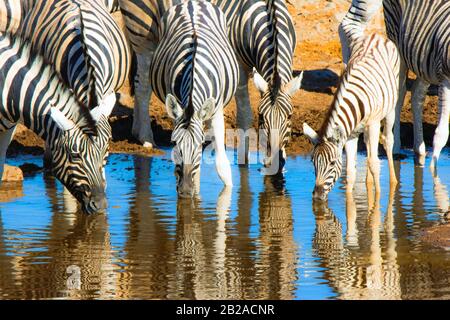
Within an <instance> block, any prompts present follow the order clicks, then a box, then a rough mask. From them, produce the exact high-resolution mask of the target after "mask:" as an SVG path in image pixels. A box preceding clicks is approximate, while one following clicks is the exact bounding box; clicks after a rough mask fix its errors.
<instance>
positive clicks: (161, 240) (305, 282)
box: [0, 150, 450, 299]
mask: <svg viewBox="0 0 450 320" xmlns="http://www.w3.org/2000/svg"><path fill="white" fill-rule="evenodd" d="M364 160H365V156H364V155H360V156H359V159H358V174H359V177H358V183H357V185H356V187H355V190H354V193H353V196H351V195H349V196H347V195H346V192H345V189H344V187H343V185H342V182H339V183H338V184H337V186H336V187H335V189H334V190H333V191H332V193H331V194H330V199H329V202H328V204H327V205H313V203H312V197H311V191H312V188H313V184H314V170H313V166H312V163H311V162H310V160H309V158H307V157H295V158H290V159H289V160H288V162H287V172H286V174H285V181H280V180H276V179H272V178H264V177H263V176H262V175H261V174H260V172H259V171H258V169H259V166H258V165H252V166H250V167H249V168H239V167H238V166H234V167H233V179H234V184H235V187H234V188H233V189H232V190H222V184H221V182H220V180H219V178H218V177H217V175H216V173H215V169H214V165H205V166H203V168H202V179H201V181H202V182H201V198H200V199H197V200H193V201H191V200H180V201H179V200H178V198H177V195H176V192H175V177H174V175H173V166H172V163H171V162H170V157H169V156H168V155H167V156H163V157H157V158H141V157H136V156H131V155H112V156H111V157H110V159H109V163H108V166H107V179H108V190H107V193H108V199H109V205H110V207H109V210H108V213H107V214H105V215H103V214H102V215H94V216H85V215H82V214H79V213H76V205H74V203H73V201H72V200H71V199H70V197H68V196H67V195H65V194H64V191H63V188H62V187H61V185H60V184H59V183H57V182H55V180H54V179H53V178H52V177H49V176H46V175H44V174H43V173H38V174H36V175H34V176H31V177H27V178H26V179H25V181H24V183H23V185H22V186H17V185H3V186H2V187H1V189H0V202H1V203H0V297H1V298H3V299H11V298H33V299H41V298H97V299H124V298H126V299H135V298H144V299H161V298H162V299H167V298H169V299H178V298H189V299H202V298H206V299H216V298H219V299H225V298H227V299H228V298H231V299H357V298H365V299H381V298H387V299H391V298H393V299H399V298H403V299H411V298H447V299H448V298H450V251H446V250H445V248H438V247H432V246H430V245H428V244H426V243H424V242H422V240H421V232H422V231H423V230H424V229H425V228H427V227H430V226H435V225H439V224H441V223H443V221H444V219H443V218H442V216H441V215H440V212H441V211H445V210H448V205H449V204H448V201H449V195H448V190H450V153H449V151H448V150H446V151H445V152H443V154H442V158H441V161H440V167H439V176H438V177H435V178H433V175H432V174H431V172H430V170H429V168H428V167H425V168H418V167H415V166H414V162H413V158H412V154H409V157H408V159H406V160H403V161H401V162H396V169H397V173H398V174H399V175H400V186H399V189H398V190H397V192H396V193H391V194H390V193H389V175H388V167H387V161H386V160H385V159H383V160H382V177H381V184H382V188H383V193H382V195H381V199H380V201H376V200H375V199H372V197H368V196H367V194H366V190H365V184H364V183H363V175H364V173H363V172H364V170H365V161H364ZM24 162H28V163H30V162H31V163H37V164H41V163H42V160H41V158H39V157H21V158H16V159H12V160H11V161H10V162H9V163H10V164H16V165H17V164H22V163H24ZM427 164H428V163H427ZM74 270H75V271H74ZM74 277H75V280H76V281H75V282H73V281H72V280H74ZM78 280H79V281H78ZM78 286H79V287H78Z"/></svg>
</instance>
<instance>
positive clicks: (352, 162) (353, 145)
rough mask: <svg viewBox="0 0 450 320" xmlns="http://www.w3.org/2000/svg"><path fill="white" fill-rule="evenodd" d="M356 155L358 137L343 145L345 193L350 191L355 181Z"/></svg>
mask: <svg viewBox="0 0 450 320" xmlns="http://www.w3.org/2000/svg"><path fill="white" fill-rule="evenodd" d="M357 153H358V136H356V137H354V138H350V139H349V140H348V141H347V143H346V144H345V154H346V156H347V191H352V190H353V186H354V184H355V180H356V157H357Z"/></svg>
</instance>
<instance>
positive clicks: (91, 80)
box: [74, 2, 98, 107]
mask: <svg viewBox="0 0 450 320" xmlns="http://www.w3.org/2000/svg"><path fill="white" fill-rule="evenodd" d="M74 4H75V6H76V7H77V8H78V11H79V17H80V35H81V48H82V49H83V57H84V59H85V63H86V69H87V78H88V79H87V82H88V88H89V91H88V107H92V106H96V105H97V104H98V99H97V93H96V89H95V75H94V74H93V73H94V71H93V68H92V65H91V58H90V55H89V53H90V52H89V51H90V50H89V47H88V46H86V41H87V37H86V34H85V25H84V17H83V14H84V11H85V9H84V8H82V7H81V3H78V2H74Z"/></svg>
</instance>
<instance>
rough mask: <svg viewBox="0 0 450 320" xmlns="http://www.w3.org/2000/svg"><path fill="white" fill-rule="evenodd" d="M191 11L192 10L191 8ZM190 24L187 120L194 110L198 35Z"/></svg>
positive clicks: (193, 25)
mask: <svg viewBox="0 0 450 320" xmlns="http://www.w3.org/2000/svg"><path fill="white" fill-rule="evenodd" d="M192 10H194V9H193V8H192ZM191 23H192V69H191V79H190V80H191V88H190V93H189V101H188V105H187V109H186V111H187V119H191V117H192V116H193V115H194V113H195V109H194V103H193V100H194V99H193V94H194V84H195V83H194V82H195V79H194V75H195V67H196V56H197V49H198V48H197V47H198V34H197V31H196V30H195V24H194V22H193V21H191Z"/></svg>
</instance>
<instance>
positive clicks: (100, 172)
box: [49, 94, 116, 214]
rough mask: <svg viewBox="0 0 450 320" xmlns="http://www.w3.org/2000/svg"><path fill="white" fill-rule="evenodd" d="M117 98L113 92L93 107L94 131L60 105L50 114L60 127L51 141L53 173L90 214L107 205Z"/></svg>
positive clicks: (52, 109)
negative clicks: (107, 168) (111, 120)
mask: <svg viewBox="0 0 450 320" xmlns="http://www.w3.org/2000/svg"><path fill="white" fill-rule="evenodd" d="M115 102H116V97H115V94H111V95H109V96H107V97H106V98H105V99H104V100H103V101H102V102H101V103H100V105H99V106H98V107H96V108H95V109H93V110H91V112H90V114H91V116H92V119H93V120H94V121H95V122H96V129H97V134H95V135H94V134H91V133H86V132H85V131H84V130H83V129H84V128H82V127H80V126H79V125H77V124H76V123H74V122H73V121H72V120H70V119H68V118H67V117H66V116H65V115H64V114H63V113H62V112H61V111H60V110H59V109H57V108H55V107H52V108H51V113H50V115H51V118H52V120H53V121H54V122H55V123H56V125H57V127H58V128H59V129H60V130H58V131H57V133H56V135H55V137H54V138H53V141H51V142H50V143H49V145H50V148H51V162H52V171H53V174H54V175H55V177H56V178H57V179H59V180H60V181H61V182H62V183H63V184H64V186H65V187H66V188H67V189H68V190H69V191H70V193H71V194H72V195H73V196H74V197H75V198H76V199H77V200H78V201H79V202H80V203H81V205H82V209H83V211H84V212H86V213H87V214H92V213H97V212H103V211H104V210H105V209H106V208H107V205H108V203H107V201H106V194H105V189H106V179H105V171H104V170H105V169H104V166H105V164H106V158H107V157H108V148H109V142H110V140H111V137H112V134H111V126H110V125H109V122H108V117H109V115H110V114H111V112H112V109H113V107H114V105H115Z"/></svg>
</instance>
